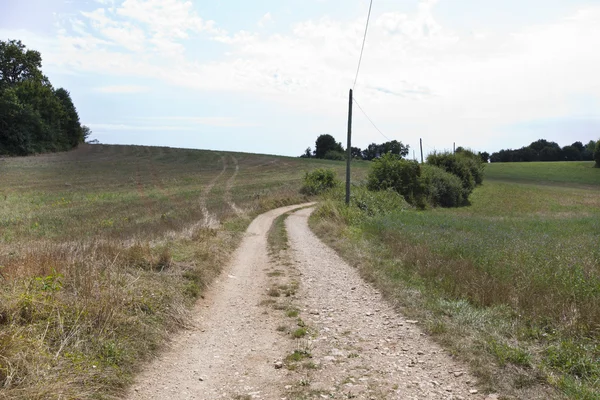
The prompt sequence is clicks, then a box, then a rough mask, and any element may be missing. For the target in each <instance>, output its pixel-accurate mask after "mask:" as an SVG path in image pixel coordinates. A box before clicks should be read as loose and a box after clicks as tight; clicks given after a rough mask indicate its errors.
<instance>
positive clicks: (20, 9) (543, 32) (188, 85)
mask: <svg viewBox="0 0 600 400" xmlns="http://www.w3.org/2000/svg"><path fill="white" fill-rule="evenodd" d="M368 10H369V1H368V0H253V1H249V0H210V1H209V0H68V1H66V0H0V40H7V39H19V40H22V41H23V43H24V44H25V45H26V46H27V47H28V48H31V49H35V50H38V51H40V52H41V54H42V59H43V67H42V70H43V72H44V74H45V75H47V76H48V77H49V78H50V81H51V82H52V84H53V85H54V86H55V87H64V88H65V89H67V90H69V92H70V93H71V96H72V98H73V101H74V102H75V105H76V107H77V109H78V112H79V115H80V118H81V122H82V123H83V124H85V125H88V126H89V127H90V128H91V129H92V132H93V133H92V138H93V139H97V140H98V141H100V142H101V143H107V144H109V143H110V144H141V145H157V146H171V147H185V148H199V149H212V150H229V151H242V152H252V153H266V154H279V155H289V156H297V155H300V154H302V153H303V152H304V150H305V149H306V148H307V147H309V146H311V147H313V148H314V143H315V139H316V138H317V136H318V135H320V134H331V135H333V136H334V137H335V138H336V139H337V140H338V141H341V142H343V144H344V146H345V144H346V129H347V119H348V92H349V89H351V88H353V87H354V97H355V100H356V103H357V104H358V105H360V107H361V108H362V109H363V110H364V112H365V113H366V115H368V118H370V120H371V121H372V123H371V122H370V121H369V119H368V118H367V117H366V116H365V114H364V113H363V112H362V111H361V110H360V109H359V108H358V107H356V105H355V107H354V115H353V142H352V144H353V146H357V147H361V148H364V147H366V146H367V145H368V144H369V143H372V142H376V143H381V142H384V141H387V140H388V139H389V140H399V141H401V142H403V143H404V144H408V145H410V147H411V154H410V157H411V158H412V150H415V151H416V152H417V154H418V150H419V139H420V138H422V139H423V145H424V151H425V153H429V152H431V151H433V150H444V149H451V148H452V146H453V143H456V146H463V147H467V148H472V149H474V150H478V151H488V152H490V153H491V152H494V151H498V150H500V149H503V148H520V147H522V146H525V145H528V144H529V143H531V142H533V141H535V140H537V139H540V138H545V139H548V140H553V141H556V142H558V143H559V144H560V145H561V146H565V145H570V144H571V143H573V142H575V141H581V142H584V143H587V142H588V141H590V140H598V139H599V138H600V51H599V49H600V0H596V1H590V0H587V1H586V0H503V1H497V0H495V1H491V0H374V2H373V9H372V14H371V19H370V24H369V30H368V35H367V39H366V44H365V50H364V56H363V60H362V65H361V68H360V72H359V74H358V80H357V81H356V85H354V81H355V78H356V72H357V65H358V60H359V55H360V51H361V45H362V41H363V35H364V31H365V23H366V21H367V14H368Z"/></svg>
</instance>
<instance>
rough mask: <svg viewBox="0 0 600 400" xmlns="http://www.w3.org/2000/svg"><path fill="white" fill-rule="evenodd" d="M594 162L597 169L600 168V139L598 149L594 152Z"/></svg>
mask: <svg viewBox="0 0 600 400" xmlns="http://www.w3.org/2000/svg"><path fill="white" fill-rule="evenodd" d="M594 160H595V161H596V168H600V139H599V140H598V141H597V142H596V149H595V150H594Z"/></svg>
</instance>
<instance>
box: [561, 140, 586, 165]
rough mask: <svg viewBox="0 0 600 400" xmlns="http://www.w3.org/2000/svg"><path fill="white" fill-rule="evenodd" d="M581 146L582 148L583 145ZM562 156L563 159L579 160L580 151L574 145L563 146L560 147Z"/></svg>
mask: <svg viewBox="0 0 600 400" xmlns="http://www.w3.org/2000/svg"><path fill="white" fill-rule="evenodd" d="M580 144H581V142H580ZM581 147H582V148H583V145H582V146H581ZM562 158H563V160H565V161H580V160H581V152H580V151H579V149H578V148H577V147H575V146H565V147H563V148H562Z"/></svg>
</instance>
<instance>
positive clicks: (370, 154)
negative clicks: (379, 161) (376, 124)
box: [363, 143, 381, 161]
mask: <svg viewBox="0 0 600 400" xmlns="http://www.w3.org/2000/svg"><path fill="white" fill-rule="evenodd" d="M379 156H381V152H380V149H379V145H378V144H376V143H371V144H370V145H368V146H367V148H366V149H364V150H363V159H364V160H368V161H371V160H373V159H375V158H377V157H379Z"/></svg>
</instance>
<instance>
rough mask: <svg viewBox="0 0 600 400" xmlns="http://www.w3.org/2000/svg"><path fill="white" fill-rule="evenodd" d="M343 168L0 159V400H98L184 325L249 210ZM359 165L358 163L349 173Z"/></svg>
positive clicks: (185, 160) (131, 157)
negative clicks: (321, 172) (306, 179)
mask: <svg viewBox="0 0 600 400" xmlns="http://www.w3.org/2000/svg"><path fill="white" fill-rule="evenodd" d="M320 166H327V167H331V168H334V169H336V170H337V171H339V172H340V173H341V172H342V171H343V170H344V164H343V163H339V162H328V161H319V160H306V159H299V158H289V157H277V156H267V155H255V154H243V153H227V152H212V151H200V150H183V149H171V148H160V147H136V146H106V145H82V146H81V147H80V148H79V149H77V150H75V151H72V152H68V153H58V154H48V155H40V156H35V157H26V158H4V159H0V399H4V398H7V399H8V398H10V399H59V398H60V399H104V398H113V396H116V395H118V394H119V393H121V392H122V390H123V388H125V387H126V386H127V384H128V383H129V382H130V381H131V378H132V375H133V374H134V373H135V371H136V370H137V369H138V368H139V365H140V363H142V362H143V361H144V360H147V359H148V358H150V357H151V356H152V355H154V354H156V352H157V351H158V350H159V349H160V347H161V345H162V344H163V343H164V342H165V340H166V339H167V337H168V336H169V334H170V332H172V331H174V330H177V329H180V328H181V327H183V326H185V324H186V320H187V313H188V310H189V308H190V306H191V305H193V303H194V302H195V301H196V299H197V298H199V297H200V296H202V292H203V289H204V287H205V286H206V285H207V284H208V283H209V282H210V281H211V279H212V278H214V277H215V276H216V275H217V274H218V273H219V272H220V270H221V268H222V266H223V265H224V264H225V263H226V262H227V260H228V257H229V254H231V252H232V250H233V249H234V248H235V247H236V246H237V244H238V243H239V240H240V238H241V234H242V232H243V231H244V230H245V228H246V226H247V225H248V223H249V222H250V220H251V219H252V218H253V217H254V216H255V215H257V214H258V213H260V212H262V211H265V210H268V209H271V208H275V207H277V206H280V205H286V204H291V203H299V202H302V201H304V200H305V198H304V197H303V196H301V195H300V194H299V187H300V184H301V179H302V177H303V175H304V173H305V171H309V170H312V169H314V168H316V167H320ZM364 167H365V164H362V163H357V168H356V172H357V178H358V179H360V177H361V176H362V175H364V170H365V168H364Z"/></svg>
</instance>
